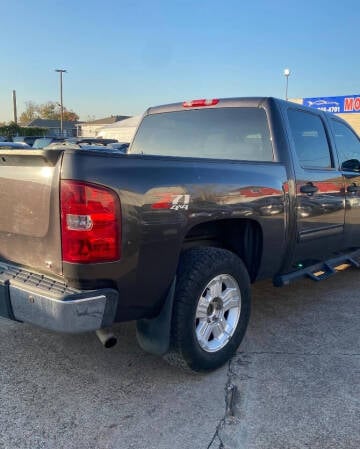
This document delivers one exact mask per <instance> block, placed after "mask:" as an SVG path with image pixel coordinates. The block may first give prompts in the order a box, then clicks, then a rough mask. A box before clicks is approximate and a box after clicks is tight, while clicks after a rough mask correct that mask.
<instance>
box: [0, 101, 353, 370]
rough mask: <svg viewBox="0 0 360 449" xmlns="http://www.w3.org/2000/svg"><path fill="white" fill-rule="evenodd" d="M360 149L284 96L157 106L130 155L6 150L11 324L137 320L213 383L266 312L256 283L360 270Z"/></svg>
mask: <svg viewBox="0 0 360 449" xmlns="http://www.w3.org/2000/svg"><path fill="white" fill-rule="evenodd" d="M359 192H360V142H359V138H358V136H357V135H356V134H355V132H354V131H353V130H352V129H351V128H350V126H349V125H348V124H347V123H346V122H344V121H343V120H342V119H340V118H338V117H336V116H334V115H330V114H328V113H325V112H323V111H319V110H314V109H310V108H307V107H304V106H301V105H298V104H295V103H291V102H286V101H283V100H279V99H275V98H230V99H212V100H195V101H190V102H184V103H177V104H171V105H165V106H159V107H153V108H150V109H148V110H147V111H146V112H145V114H144V116H143V118H142V121H141V123H140V125H139V127H138V129H137V132H136V135H135V137H134V140H133V142H132V144H131V146H130V148H129V151H128V153H127V154H122V153H120V152H117V151H116V150H110V149H106V148H105V149H103V150H100V149H99V150H91V151H87V150H84V149H72V148H69V146H66V148H61V147H60V148H56V149H52V150H11V149H6V150H1V149H0V205H1V210H2V213H1V215H0V315H1V316H3V317H5V318H8V319H12V320H16V321H19V322H26V323H32V324H34V325H38V326H42V327H44V328H47V329H50V330H54V331H59V332H72V333H77V332H88V331H98V334H99V336H100V337H101V338H102V340H103V342H104V343H105V345H107V346H111V344H112V343H114V339H110V338H108V336H109V335H110V334H108V332H109V331H108V330H107V329H108V328H110V327H111V325H112V324H113V323H115V322H122V321H130V320H136V321H137V337H138V341H139V343H140V345H141V346H142V347H143V348H144V349H145V350H146V351H149V352H151V353H154V354H158V355H161V356H163V357H165V358H166V359H167V360H168V361H170V362H171V363H174V364H176V365H178V366H181V367H184V368H186V369H190V370H194V371H209V370H213V369H216V368H218V367H219V366H221V365H222V364H224V363H225V362H226V361H227V360H229V359H230V358H231V357H232V355H233V354H234V352H235V351H236V350H237V348H238V346H239V345H240V343H241V341H242V339H243V337H244V334H245V331H246V327H247V324H248V321H249V316H250V305H251V301H250V285H251V283H253V282H255V281H257V280H259V279H265V278H272V279H273V281H274V284H275V285H276V286H282V285H287V284H289V283H290V282H291V281H293V280H295V279H297V278H301V277H309V278H311V279H313V280H316V281H320V280H323V279H326V278H328V277H329V276H331V275H333V274H335V273H337V272H338V271H341V270H343V269H344V268H347V267H349V266H356V267H358V266H359V261H360V252H359V248H360V194H359Z"/></svg>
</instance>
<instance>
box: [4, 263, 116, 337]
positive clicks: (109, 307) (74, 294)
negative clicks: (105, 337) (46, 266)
mask: <svg viewBox="0 0 360 449" xmlns="http://www.w3.org/2000/svg"><path fill="white" fill-rule="evenodd" d="M117 303H118V293H117V292H116V291H115V290H113V289H100V290H77V289H74V288H70V287H68V286H67V285H66V284H65V283H63V282H61V281H59V280H55V279H53V278H50V277H47V276H45V275H41V274H38V273H32V272H30V271H27V270H24V269H23V268H19V267H16V266H13V265H10V264H7V263H3V262H0V315H2V316H4V317H5V318H9V319H13V320H16V321H23V322H26V323H31V324H35V325H37V326H41V327H44V328H46V329H51V330H54V331H58V332H70V333H78V332H87V331H94V330H97V329H101V328H103V327H108V326H110V325H111V324H112V323H113V321H114V319H115V314H116V309H117Z"/></svg>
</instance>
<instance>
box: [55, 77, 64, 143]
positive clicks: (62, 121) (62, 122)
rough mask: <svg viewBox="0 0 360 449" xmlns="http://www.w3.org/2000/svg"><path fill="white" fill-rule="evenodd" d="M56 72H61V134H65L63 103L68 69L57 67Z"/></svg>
mask: <svg viewBox="0 0 360 449" xmlns="http://www.w3.org/2000/svg"><path fill="white" fill-rule="evenodd" d="M55 72H58V73H60V134H61V136H63V135H64V104H63V81H62V77H63V73H66V72H67V70H64V69H55Z"/></svg>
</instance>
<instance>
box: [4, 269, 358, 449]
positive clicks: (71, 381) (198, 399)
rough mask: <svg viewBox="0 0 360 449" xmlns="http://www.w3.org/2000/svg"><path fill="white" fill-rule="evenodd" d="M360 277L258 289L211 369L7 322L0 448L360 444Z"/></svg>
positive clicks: (129, 345)
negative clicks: (242, 334)
mask: <svg viewBox="0 0 360 449" xmlns="http://www.w3.org/2000/svg"><path fill="white" fill-rule="evenodd" d="M359 291H360V278H359V272H358V271H356V270H349V271H347V272H345V273H342V274H339V275H337V276H334V277H333V278H331V279H329V280H328V281H326V282H322V283H314V282H311V281H307V280H303V281H299V282H297V283H295V284H294V285H292V286H290V287H285V288H282V289H276V288H274V287H272V285H271V284H270V282H260V283H258V284H256V285H255V286H254V289H253V296H254V300H253V313H252V318H251V322H250V327H249V331H248V333H247V336H246V338H245V340H244V342H243V344H242V345H241V347H240V349H239V352H238V354H237V355H236V357H235V358H234V359H233V360H232V362H231V363H230V364H229V365H228V366H225V367H224V368H222V369H220V370H218V371H216V372H215V373H211V374H208V375H195V374H194V375H192V374H187V373H183V372H181V371H178V370H176V369H175V368H172V367H170V366H168V365H167V364H166V363H165V362H164V361H162V360H161V359H159V358H157V357H154V356H151V355H149V354H145V353H144V352H143V351H142V350H141V349H140V348H139V347H138V346H137V343H136V338H135V327H134V324H132V323H128V324H123V325H119V326H116V328H115V331H116V333H117V334H118V336H119V343H118V345H117V346H116V347H115V348H113V349H110V350H107V349H103V347H102V346H101V345H100V343H99V342H98V340H97V338H96V337H95V335H94V334H85V335H78V336H73V335H59V334H55V333H50V332H47V331H44V330H41V329H37V328H34V327H30V326H28V325H21V324H17V323H12V322H8V321H5V320H1V321H0V355H1V366H0V385H1V390H0V403H1V412H0V448H6V449H8V448H9V449H14V448H19V449H23V448H24V449H38V448H39V449H40V448H49V449H53V448H54V449H62V448H66V449H72V448H74V449H75V448H76V449H86V448H89V449H90V448H91V449H128V448H129V449H130V448H136V449H142V448H147V449H152V448H154V449H155V448H156V449H161V448H164V449H165V448H166V449H170V448H171V449H178V448H179V449H180V448H181V449H187V448H189V449H220V448H222V449H233V448H234V449H237V448H239V449H270V448H271V449H283V448H284V449H303V448H304V449H305V448H311V449H318V448H319V449H320V448H321V449H332V448H334V449H335V448H336V449H358V448H359V447H360V424H359V423H360V349H359V344H360V299H359Z"/></svg>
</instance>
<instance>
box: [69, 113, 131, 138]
mask: <svg viewBox="0 0 360 449" xmlns="http://www.w3.org/2000/svg"><path fill="white" fill-rule="evenodd" d="M128 118H129V116H128V115H112V116H110V117H105V118H100V119H98V120H92V121H90V122H83V123H79V124H78V125H77V129H78V131H77V135H78V136H80V137H97V135H98V131H99V130H100V129H101V128H103V127H104V126H106V125H111V124H113V123H116V122H119V121H121V120H125V119H128Z"/></svg>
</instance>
